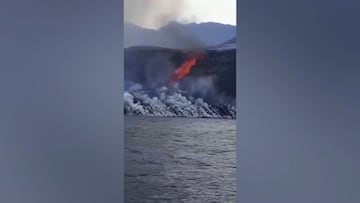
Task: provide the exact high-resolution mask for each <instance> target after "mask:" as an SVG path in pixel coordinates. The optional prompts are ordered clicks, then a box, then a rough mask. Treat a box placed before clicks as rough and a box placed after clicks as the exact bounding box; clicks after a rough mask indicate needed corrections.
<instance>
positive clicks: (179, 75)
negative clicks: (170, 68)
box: [169, 54, 204, 85]
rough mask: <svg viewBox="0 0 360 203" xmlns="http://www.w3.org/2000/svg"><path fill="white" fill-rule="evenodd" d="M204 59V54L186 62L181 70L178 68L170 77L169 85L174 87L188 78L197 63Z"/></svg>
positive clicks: (181, 66)
mask: <svg viewBox="0 0 360 203" xmlns="http://www.w3.org/2000/svg"><path fill="white" fill-rule="evenodd" d="M203 57H204V55H203V54H200V55H197V56H193V57H191V58H189V59H187V60H186V61H184V62H183V63H182V64H181V65H180V66H179V68H177V69H176V70H175V71H174V72H173V73H172V74H171V76H170V80H169V83H170V85H174V84H175V83H176V82H178V81H180V80H181V79H183V78H184V77H185V76H187V75H188V74H189V73H190V71H191V69H192V68H193V67H194V65H195V64H196V63H197V61H198V60H200V59H202V58H203Z"/></svg>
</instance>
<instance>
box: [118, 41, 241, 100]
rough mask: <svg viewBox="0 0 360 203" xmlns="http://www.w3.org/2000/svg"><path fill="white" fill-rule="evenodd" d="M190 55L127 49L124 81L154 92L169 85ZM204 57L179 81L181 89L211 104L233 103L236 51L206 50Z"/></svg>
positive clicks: (171, 51) (148, 48) (156, 49)
mask: <svg viewBox="0 0 360 203" xmlns="http://www.w3.org/2000/svg"><path fill="white" fill-rule="evenodd" d="M190 54H191V53H190V52H189V51H186V50H180V49H167V48H159V47H146V46H143V47H131V48H127V49H125V80H128V81H132V82H135V83H140V84H142V85H143V86H144V88H147V89H149V90H151V89H152V88H154V87H160V86H164V85H166V81H167V80H168V78H169V76H170V74H171V73H172V72H173V71H174V70H175V69H176V68H178V67H179V66H180V65H181V63H182V62H183V61H184V60H185V59H187V57H189V55H190ZM204 55H205V57H204V58H203V59H202V60H200V61H198V63H197V64H196V65H195V66H194V67H193V68H192V69H191V71H190V74H189V75H188V76H186V77H185V78H184V79H183V80H181V81H180V82H179V88H180V89H182V90H184V91H186V92H188V93H189V94H191V95H192V96H195V97H201V98H204V100H205V101H207V102H210V103H216V104H219V103H231V102H230V101H231V100H235V97H236V89H235V88H236V50H235V49H225V50H205V51H204Z"/></svg>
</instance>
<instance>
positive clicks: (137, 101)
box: [124, 83, 236, 118]
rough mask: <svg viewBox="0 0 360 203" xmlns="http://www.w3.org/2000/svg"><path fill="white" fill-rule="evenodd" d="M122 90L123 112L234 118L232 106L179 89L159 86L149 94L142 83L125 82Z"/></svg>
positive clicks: (234, 111) (234, 112) (149, 114)
mask: <svg viewBox="0 0 360 203" xmlns="http://www.w3.org/2000/svg"><path fill="white" fill-rule="evenodd" d="M127 84H128V85H126V86H127V87H125V88H126V90H125V92H124V107H125V113H126V114H130V115H148V116H181V117H205V118H235V117H236V110H235V107H234V106H230V105H219V106H213V105H210V104H208V103H206V102H205V101H204V100H203V99H202V98H194V97H192V96H190V95H186V93H184V92H182V91H181V90H179V89H177V90H169V89H168V88H166V87H161V88H158V89H157V90H156V93H155V95H153V96H150V95H149V92H146V91H145V90H144V89H143V87H142V85H140V84H137V83H135V84H134V83H127Z"/></svg>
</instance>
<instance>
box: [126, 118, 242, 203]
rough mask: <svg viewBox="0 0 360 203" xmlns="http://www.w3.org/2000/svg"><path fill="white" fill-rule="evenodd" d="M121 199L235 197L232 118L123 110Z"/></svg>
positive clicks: (213, 199)
mask: <svg viewBox="0 0 360 203" xmlns="http://www.w3.org/2000/svg"><path fill="white" fill-rule="evenodd" d="M125 202H126V203H128V202H136V203H141V202H221V203H223V202H225V203H226V202H236V121H235V120H234V119H210V118H179V117H146V116H125Z"/></svg>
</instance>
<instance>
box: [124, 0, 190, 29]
mask: <svg viewBox="0 0 360 203" xmlns="http://www.w3.org/2000/svg"><path fill="white" fill-rule="evenodd" d="M124 7H125V9H124V11H125V16H124V17H125V22H132V23H134V24H137V25H139V26H141V27H145V28H151V29H157V28H159V27H161V26H163V25H165V24H167V23H168V22H169V21H180V20H187V19H184V16H183V15H182V14H183V13H184V12H185V10H186V4H185V1H184V0H125V1H124ZM189 20H190V19H189ZM191 20H193V19H191Z"/></svg>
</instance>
